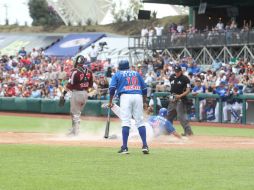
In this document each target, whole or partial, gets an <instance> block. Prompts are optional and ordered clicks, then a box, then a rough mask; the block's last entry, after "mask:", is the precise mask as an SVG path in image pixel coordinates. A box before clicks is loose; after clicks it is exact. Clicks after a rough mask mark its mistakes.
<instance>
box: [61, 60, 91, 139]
mask: <svg viewBox="0 0 254 190" xmlns="http://www.w3.org/2000/svg"><path fill="white" fill-rule="evenodd" d="M85 63H86V58H85V57H84V56H82V55H79V56H78V57H77V58H76V60H75V63H74V69H73V70H72V72H71V76H70V79H69V82H68V84H67V85H66V90H65V91H64V92H63V95H62V96H61V98H60V101H61V100H64V96H65V94H66V93H67V90H70V91H72V94H71V99H70V112H71V116H72V128H71V129H70V132H69V133H68V135H69V136H77V135H78V134H79V125H80V116H81V112H82V110H83V108H84V107H85V105H86V102H87V99H88V89H89V88H91V87H92V86H93V74H92V72H91V71H90V70H88V69H87V68H86V67H85V66H84V64H85Z"/></svg>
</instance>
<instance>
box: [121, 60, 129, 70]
mask: <svg viewBox="0 0 254 190" xmlns="http://www.w3.org/2000/svg"><path fill="white" fill-rule="evenodd" d="M129 68H130V66H129V61H127V60H122V61H120V62H119V64H118V69H119V70H126V69H129Z"/></svg>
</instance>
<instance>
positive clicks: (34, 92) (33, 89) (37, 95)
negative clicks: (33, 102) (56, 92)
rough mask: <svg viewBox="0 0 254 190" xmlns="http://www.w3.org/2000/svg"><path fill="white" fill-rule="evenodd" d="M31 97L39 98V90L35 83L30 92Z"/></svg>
mask: <svg viewBox="0 0 254 190" xmlns="http://www.w3.org/2000/svg"><path fill="white" fill-rule="evenodd" d="M30 97H31V98H40V97H41V90H40V89H39V88H37V85H34V86H33V88H32V92H31V96H30Z"/></svg>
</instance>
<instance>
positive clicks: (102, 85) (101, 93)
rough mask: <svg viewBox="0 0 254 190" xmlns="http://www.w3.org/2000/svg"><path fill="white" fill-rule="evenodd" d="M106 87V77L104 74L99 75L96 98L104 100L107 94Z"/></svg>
mask: <svg viewBox="0 0 254 190" xmlns="http://www.w3.org/2000/svg"><path fill="white" fill-rule="evenodd" d="M108 87H109V83H108V81H107V79H106V78H105V77H104V76H101V77H100V78H99V83H98V99H99V100H101V99H103V100H106V98H107V97H106V96H107V94H108Z"/></svg>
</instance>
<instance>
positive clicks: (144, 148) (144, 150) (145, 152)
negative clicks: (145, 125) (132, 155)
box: [142, 146, 149, 154]
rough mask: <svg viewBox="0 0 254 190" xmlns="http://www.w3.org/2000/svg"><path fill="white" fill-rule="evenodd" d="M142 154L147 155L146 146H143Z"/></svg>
mask: <svg viewBox="0 0 254 190" xmlns="http://www.w3.org/2000/svg"><path fill="white" fill-rule="evenodd" d="M142 152H143V154H149V149H148V146H143V147H142Z"/></svg>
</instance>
